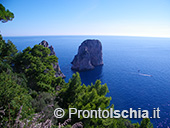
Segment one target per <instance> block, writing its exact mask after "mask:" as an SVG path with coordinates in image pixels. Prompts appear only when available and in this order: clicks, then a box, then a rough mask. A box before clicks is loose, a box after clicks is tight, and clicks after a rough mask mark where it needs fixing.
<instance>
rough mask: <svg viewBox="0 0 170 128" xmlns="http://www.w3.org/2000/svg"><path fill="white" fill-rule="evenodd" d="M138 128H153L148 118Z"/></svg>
mask: <svg viewBox="0 0 170 128" xmlns="http://www.w3.org/2000/svg"><path fill="white" fill-rule="evenodd" d="M140 128H153V125H152V123H151V122H150V119H149V118H145V119H143V120H142V121H141V125H140Z"/></svg>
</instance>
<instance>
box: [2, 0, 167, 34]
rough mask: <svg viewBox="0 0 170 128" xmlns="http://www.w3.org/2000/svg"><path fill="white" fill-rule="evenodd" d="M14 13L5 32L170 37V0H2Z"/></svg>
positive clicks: (3, 28) (4, 29)
mask: <svg viewBox="0 0 170 128" xmlns="http://www.w3.org/2000/svg"><path fill="white" fill-rule="evenodd" d="M1 3H2V4H3V5H4V6H5V7H6V9H9V10H10V11H11V12H13V13H14V15H15V18H14V19H13V21H9V22H7V23H0V31H1V34H2V35H3V36H40V35H120V36H147V37H170V1H169V0H48V1H47V0H15V1H14V0H1Z"/></svg>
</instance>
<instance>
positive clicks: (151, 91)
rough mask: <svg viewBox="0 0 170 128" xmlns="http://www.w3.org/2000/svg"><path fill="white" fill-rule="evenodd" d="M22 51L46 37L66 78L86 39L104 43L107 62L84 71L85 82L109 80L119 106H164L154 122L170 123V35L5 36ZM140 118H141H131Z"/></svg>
mask: <svg viewBox="0 0 170 128" xmlns="http://www.w3.org/2000/svg"><path fill="white" fill-rule="evenodd" d="M4 39H5V40H11V41H12V42H13V43H14V44H15V45H16V47H17V49H18V50H19V51H22V50H23V49H25V48H26V47H28V46H30V47H33V46H34V45H36V44H39V43H40V42H41V41H42V40H46V41H47V42H48V43H49V45H52V46H53V47H54V50H55V52H56V56H57V57H58V58H59V60H58V61H59V65H60V68H61V71H62V72H63V73H64V74H65V75H66V78H65V81H66V82H68V80H69V79H70V78H71V77H72V74H73V73H75V72H74V71H72V70H71V66H72V65H71V61H72V60H73V58H74V56H75V55H76V54H77V52H78V47H79V46H80V45H81V43H82V42H83V41H84V40H86V39H98V40H100V41H101V43H102V50H103V62H104V65H103V66H98V67H96V68H95V69H94V70H90V71H85V72H80V76H81V80H82V83H84V84H86V85H91V83H95V81H96V80H97V79H99V80H101V82H102V84H105V83H106V84H107V86H108V89H109V93H108V94H107V97H112V100H111V103H110V104H114V109H115V110H129V109H130V108H132V109H134V110H138V108H141V110H149V113H150V115H151V116H152V113H153V109H154V108H158V107H159V109H160V115H159V116H160V118H159V119H153V118H151V119H150V120H151V122H152V123H153V125H154V127H159V128H168V126H170V38H158V37H130V36H129V37H126V36H27V37H4ZM130 120H131V121H132V122H137V121H138V122H139V123H140V121H141V119H134V118H133V119H130Z"/></svg>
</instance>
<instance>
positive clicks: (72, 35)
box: [1, 34, 170, 38]
mask: <svg viewBox="0 0 170 128" xmlns="http://www.w3.org/2000/svg"><path fill="white" fill-rule="evenodd" d="M1 35H2V34H1ZM41 36H120V37H148V38H149V37H150V38H170V37H164V36H137V35H134V36H133V35H15V36H3V35H2V37H41Z"/></svg>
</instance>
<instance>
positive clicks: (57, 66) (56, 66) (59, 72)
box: [39, 40, 66, 78]
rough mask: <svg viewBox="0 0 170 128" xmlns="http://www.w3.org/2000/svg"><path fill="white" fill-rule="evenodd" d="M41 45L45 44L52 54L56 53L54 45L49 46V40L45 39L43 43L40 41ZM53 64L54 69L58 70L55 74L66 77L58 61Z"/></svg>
mask: <svg viewBox="0 0 170 128" xmlns="http://www.w3.org/2000/svg"><path fill="white" fill-rule="evenodd" d="M39 45H43V46H44V47H47V48H49V49H50V51H51V53H50V56H51V55H56V53H55V51H54V48H53V46H49V45H48V42H46V41H45V40H43V41H42V42H41V43H39ZM52 65H53V68H54V70H55V71H56V73H55V76H56V77H62V78H65V77H66V76H65V75H64V74H63V73H62V72H61V69H60V66H59V64H58V63H54V64H52Z"/></svg>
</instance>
